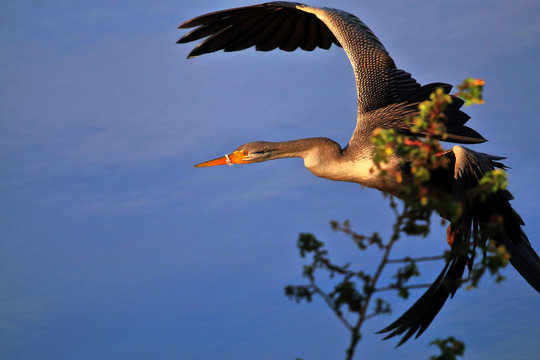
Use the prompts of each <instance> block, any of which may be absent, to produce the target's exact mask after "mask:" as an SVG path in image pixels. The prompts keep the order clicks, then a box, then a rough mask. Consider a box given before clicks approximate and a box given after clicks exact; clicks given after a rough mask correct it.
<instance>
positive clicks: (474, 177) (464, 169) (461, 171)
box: [379, 146, 540, 346]
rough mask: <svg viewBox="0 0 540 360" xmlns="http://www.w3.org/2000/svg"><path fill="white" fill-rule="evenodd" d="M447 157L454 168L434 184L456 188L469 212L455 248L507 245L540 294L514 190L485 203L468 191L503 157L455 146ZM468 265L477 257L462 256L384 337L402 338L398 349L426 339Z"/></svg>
mask: <svg viewBox="0 0 540 360" xmlns="http://www.w3.org/2000/svg"><path fill="white" fill-rule="evenodd" d="M445 156H447V157H448V158H449V159H450V161H451V163H452V164H453V165H454V166H453V167H450V168H449V170H445V169H438V170H437V171H438V172H440V173H435V174H433V175H434V176H433V177H434V179H433V180H434V181H442V182H444V183H446V184H445V186H448V187H449V190H451V193H452V199H453V200H454V201H461V202H464V203H463V207H462V208H463V213H462V214H461V216H460V217H459V219H457V220H456V221H454V222H452V223H451V229H452V233H453V235H454V241H453V248H458V247H460V246H468V244H469V243H470V242H471V241H472V239H473V238H477V237H479V238H480V239H481V241H482V242H486V241H487V240H488V238H492V239H493V240H494V241H495V243H496V244H497V245H500V244H502V245H504V246H505V247H506V249H507V251H508V252H509V253H510V263H511V264H512V266H513V267H514V268H515V269H516V270H517V271H518V272H519V273H520V274H521V275H522V276H523V278H525V280H527V282H528V283H529V284H530V285H531V286H532V287H534V288H535V289H536V290H537V291H540V258H539V257H538V255H537V254H536V252H535V251H534V249H533V248H532V247H531V244H530V242H529V240H528V239H527V236H526V235H525V233H524V232H523V230H522V229H521V226H522V225H524V223H523V220H522V219H521V217H520V216H519V215H518V214H517V213H516V211H515V210H514V209H513V208H512V206H511V205H510V200H512V199H513V196H512V194H511V193H510V192H509V191H508V190H499V191H497V192H496V193H493V194H491V195H489V196H488V197H487V198H486V200H485V201H483V202H482V201H479V200H478V199H476V198H475V197H472V198H471V197H469V196H468V191H469V190H470V189H473V188H475V187H476V186H477V185H478V182H479V181H480V179H481V178H482V177H483V176H484V175H485V174H486V173H488V172H489V171H491V170H493V169H495V168H504V165H503V164H501V163H500V162H499V160H501V159H502V158H500V157H496V156H492V155H487V154H483V153H478V152H476V151H473V150H470V149H467V148H464V147H461V146H454V147H453V149H452V150H451V151H448V152H447V153H446V154H445ZM449 171H453V176H452V173H448V172H449ZM464 199H468V200H464ZM498 216H501V217H502V219H503V230H502V231H500V232H497V233H495V234H493V233H491V232H490V231H489V229H487V228H486V227H487V224H488V223H489V222H490V221H491V219H492V218H494V217H498ZM468 261H470V262H472V261H473V259H469V260H468V259H467V258H466V257H464V256H460V255H459V252H456V253H455V254H454V255H453V256H452V258H451V259H449V260H448V262H447V263H446V266H445V267H444V268H443V270H442V271H441V273H440V274H439V276H438V277H437V279H436V280H435V281H434V282H433V284H432V285H431V286H430V287H429V289H428V290H427V291H426V292H425V293H424V294H423V295H422V296H421V297H420V298H419V299H418V300H417V301H416V302H415V303H414V305H413V306H411V307H410V308H409V310H407V311H406V312H405V313H404V314H403V315H401V316H400V317H399V318H398V319H397V320H396V321H394V322H393V323H392V324H390V325H389V326H387V327H386V328H384V329H383V330H381V331H380V332H379V333H389V334H387V336H386V337H385V339H388V338H391V337H394V336H402V338H401V340H400V342H399V344H398V346H399V345H401V344H403V343H404V342H405V341H407V340H408V339H409V338H410V337H411V336H413V335H415V334H416V337H418V336H420V335H421V334H422V333H423V332H424V331H425V330H426V329H427V327H428V326H429V325H430V324H431V322H432V321H433V319H434V318H435V316H436V315H437V313H438V312H439V311H440V310H441V308H442V307H443V305H444V303H445V302H446V300H447V299H448V298H449V297H453V296H454V294H455V293H456V291H457V289H458V288H459V287H460V285H461V279H462V276H463V273H464V271H465V267H466V266H467V262H468ZM470 265H472V263H471V264H470Z"/></svg>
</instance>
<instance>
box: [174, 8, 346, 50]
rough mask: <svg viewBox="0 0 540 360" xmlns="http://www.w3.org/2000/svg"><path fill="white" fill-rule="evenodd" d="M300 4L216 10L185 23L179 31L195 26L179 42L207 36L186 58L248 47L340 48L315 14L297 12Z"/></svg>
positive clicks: (266, 48)
mask: <svg viewBox="0 0 540 360" xmlns="http://www.w3.org/2000/svg"><path fill="white" fill-rule="evenodd" d="M298 5H300V4H297V3H289V2H273V3H266V4H260V5H254V6H245V7H240V8H236V9H229V10H222V11H216V12H213V13H210V14H206V15H201V16H198V17H196V18H193V19H191V20H188V21H186V22H185V23H183V24H182V25H180V26H179V28H181V29H185V28H191V27H197V29H195V30H193V31H191V32H189V33H188V34H186V35H184V36H183V37H182V38H181V39H180V40H178V43H187V42H190V41H194V40H198V39H202V38H204V37H208V38H207V39H206V40H204V41H203V42H202V43H201V44H199V45H198V46H197V47H196V48H195V49H194V50H193V51H192V52H191V53H190V54H189V56H188V57H195V56H198V55H202V54H207V53H211V52H214V51H219V50H226V51H237V50H243V49H246V48H248V47H251V46H255V47H256V49H257V50H260V51H269V50H273V49H275V48H278V47H279V48H280V49H282V50H286V51H293V50H295V49H297V48H299V47H300V48H302V49H304V50H313V49H315V47H321V48H323V49H328V48H329V47H330V46H331V44H332V43H334V44H336V45H338V46H340V44H339V42H338V41H337V39H336V37H335V36H334V35H333V34H332V32H331V31H330V30H329V29H328V27H327V26H326V25H325V24H324V23H323V22H321V21H320V20H319V19H318V18H317V16H316V15H314V14H311V13H308V12H304V11H302V10H298V9H297V8H296V6H298Z"/></svg>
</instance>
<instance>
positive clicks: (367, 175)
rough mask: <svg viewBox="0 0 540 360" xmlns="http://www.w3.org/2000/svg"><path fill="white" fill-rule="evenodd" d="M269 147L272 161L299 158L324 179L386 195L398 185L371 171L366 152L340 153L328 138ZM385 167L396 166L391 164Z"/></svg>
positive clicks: (301, 140)
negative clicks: (372, 189)
mask: <svg viewBox="0 0 540 360" xmlns="http://www.w3.org/2000/svg"><path fill="white" fill-rule="evenodd" d="M271 144H272V147H273V148H274V149H275V150H274V152H273V154H272V157H271V158H272V159H280V158H288V157H299V158H302V159H304V165H305V166H306V168H308V169H309V171H311V172H312V173H313V174H314V175H317V176H319V177H322V178H325V179H330V180H336V181H350V182H355V183H360V184H362V185H365V186H368V187H373V188H378V189H379V190H382V191H388V192H392V189H393V185H397V184H393V182H395V180H393V179H391V178H389V179H388V181H386V180H385V181H383V180H384V179H381V177H380V174H379V171H374V170H375V167H374V164H373V161H372V154H371V151H368V150H369V149H364V150H365V151H362V152H358V151H349V150H351V149H349V148H346V149H343V150H342V149H341V146H340V145H339V144H338V143H336V142H335V141H333V140H330V139H328V138H308V139H299V140H292V141H284V142H279V143H271ZM353 150H354V149H353ZM268 160H270V159H268ZM388 166H395V164H393V162H392V164H390V163H389V164H388Z"/></svg>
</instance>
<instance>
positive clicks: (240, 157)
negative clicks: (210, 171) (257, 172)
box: [193, 151, 250, 167]
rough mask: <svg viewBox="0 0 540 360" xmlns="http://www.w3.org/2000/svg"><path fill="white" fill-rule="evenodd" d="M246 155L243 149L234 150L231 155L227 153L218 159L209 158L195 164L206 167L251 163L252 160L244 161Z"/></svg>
mask: <svg viewBox="0 0 540 360" xmlns="http://www.w3.org/2000/svg"><path fill="white" fill-rule="evenodd" d="M245 157H246V155H245V154H244V153H243V152H242V151H234V152H233V153H232V154H230V155H225V156H222V157H219V158H217V159H213V160H209V161H205V162H202V163H200V164H197V165H193V166H195V167H205V166H216V165H229V166H232V165H234V164H249V163H250V161H244V158H245Z"/></svg>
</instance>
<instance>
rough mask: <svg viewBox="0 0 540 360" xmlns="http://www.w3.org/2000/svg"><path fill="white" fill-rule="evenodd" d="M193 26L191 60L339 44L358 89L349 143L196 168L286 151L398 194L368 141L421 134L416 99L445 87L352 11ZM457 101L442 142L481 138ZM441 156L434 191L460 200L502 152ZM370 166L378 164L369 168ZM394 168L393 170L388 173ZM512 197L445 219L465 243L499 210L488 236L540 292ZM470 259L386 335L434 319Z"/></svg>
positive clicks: (538, 265)
mask: <svg viewBox="0 0 540 360" xmlns="http://www.w3.org/2000/svg"><path fill="white" fill-rule="evenodd" d="M190 27H196V29H195V30H193V31H191V32H190V33H188V34H186V35H184V36H183V37H182V38H181V39H180V40H179V41H178V42H179V43H185V42H189V41H193V40H198V39H202V38H205V37H208V38H207V39H205V40H204V41H203V42H202V43H201V44H199V45H198V46H197V47H196V48H195V49H194V50H193V51H192V52H191V53H190V55H189V57H195V56H198V55H201V54H205V53H210V52H214V51H218V50H224V51H237V50H243V49H246V48H249V47H252V46H255V48H256V49H257V50H261V51H268V50H272V49H275V48H280V49H282V50H285V51H293V50H295V49H297V48H301V49H304V50H308V51H311V50H313V49H315V48H316V47H320V48H323V49H328V48H329V47H330V46H331V45H332V44H335V45H337V46H341V47H342V48H343V49H344V51H345V52H346V54H347V56H348V57H349V60H350V62H351V64H352V67H353V70H354V74H355V78H356V85H357V86H356V87H357V95H358V115H357V124H356V129H355V130H354V133H353V135H352V137H351V139H350V141H349V144H348V145H347V146H346V147H345V148H343V149H342V148H341V146H340V145H339V144H337V143H336V142H335V141H333V140H330V139H328V138H309V139H299V140H293V141H285V142H264V141H257V142H252V143H248V144H245V145H241V146H239V147H238V148H237V149H236V150H235V151H234V152H233V153H231V154H229V155H226V156H224V157H222V158H218V159H215V160H211V161H207V162H205V163H202V164H199V165H197V166H213V165H224V164H246V163H254V162H261V161H267V160H273V159H279V158H286V157H299V158H302V159H303V160H304V164H305V166H306V168H308V169H309V170H310V171H311V172H312V173H313V174H315V175H317V176H320V177H323V178H327V179H331V180H337V181H349V182H355V183H359V184H362V185H365V186H369V187H372V188H376V189H378V190H381V191H383V192H386V193H390V194H394V195H399V194H400V189H401V188H402V187H403V183H402V182H400V181H397V180H396V177H395V176H391V175H386V176H381V173H380V170H381V169H377V168H376V167H375V166H374V163H373V152H374V145H373V143H372V141H371V137H372V135H373V131H374V130H375V129H377V128H387V129H393V130H395V131H396V132H398V133H400V134H403V135H407V136H411V137H422V136H425V135H426V133H425V131H422V130H418V129H415V128H412V127H411V125H410V123H408V122H407V121H406V119H408V118H411V117H412V116H415V115H417V114H418V112H419V110H418V105H419V103H420V102H422V101H425V100H427V99H428V98H429V96H430V94H431V92H432V91H434V90H435V89H437V88H442V89H443V91H444V93H446V94H448V93H449V92H450V90H451V86H450V85H447V84H444V83H432V84H427V85H424V86H421V85H420V84H419V83H417V82H416V80H415V79H414V78H412V77H411V75H410V74H409V73H407V72H405V71H403V70H400V69H398V68H397V67H396V65H395V63H394V61H393V60H392V58H391V57H390V56H389V54H388V52H387V51H386V49H385V47H384V46H383V44H382V43H381V41H380V40H379V39H378V38H377V37H376V36H375V35H374V34H373V33H372V32H371V30H370V29H369V28H368V27H367V26H366V25H365V24H364V23H363V22H362V21H361V20H359V19H358V18H357V17H356V16H354V15H352V14H350V13H347V12H345V11H341V10H336V9H329V8H316V7H311V6H307V5H303V4H298V3H291V2H273V3H266V4H261V5H254V6H247V7H242V8H236V9H230V10H223V11H218V12H215V13H210V14H206V15H202V16H199V17H196V18H193V19H191V20H189V21H187V22H185V23H184V24H182V25H180V28H190ZM462 105H463V101H462V100H461V99H459V98H457V97H454V96H452V102H451V104H449V105H448V106H447V107H446V109H445V110H444V117H443V122H444V125H445V127H446V130H447V137H446V138H445V139H441V140H446V141H451V142H457V143H465V144H467V143H480V142H483V141H485V139H484V138H483V137H482V136H481V135H480V134H478V133H477V132H476V131H474V130H472V129H470V128H468V127H466V126H465V125H464V124H465V123H466V122H467V121H468V119H469V116H468V115H466V114H465V113H464V112H462V111H461V110H460V108H461V106H462ZM441 156H444V157H445V158H446V159H447V160H448V163H449V165H448V166H447V167H446V168H444V169H438V170H437V171H436V173H435V172H434V174H433V175H434V176H433V181H432V183H431V184H429V186H430V188H431V189H432V190H433V191H434V192H435V191H436V192H437V196H440V197H442V198H447V199H452V200H454V201H463V199H464V197H465V192H466V191H467V190H468V189H470V188H472V187H474V186H476V185H477V184H478V182H479V180H480V179H481V178H482V177H483V176H484V175H485V174H486V173H488V172H489V171H491V170H493V169H494V168H496V167H499V168H501V167H503V165H502V164H500V163H499V162H498V160H500V159H501V158H499V157H495V156H491V155H486V154H482V153H479V152H475V151H473V150H470V149H467V148H465V147H463V146H459V145H456V146H454V147H453V148H452V150H449V151H446V152H444V153H443V154H441ZM399 166H400V159H399V158H398V157H397V156H396V155H391V156H389V158H388V163H386V164H385V165H384V167H383V169H385V170H392V169H397V168H398V167H399ZM374 169H375V171H374ZM388 173H390V172H388ZM511 199H512V195H511V194H510V193H509V192H508V191H507V190H499V191H498V192H497V193H495V194H493V195H492V196H490V197H489V198H488V200H487V201H486V202H484V203H481V204H480V203H474V204H468V206H467V208H466V210H465V211H464V213H463V214H462V215H461V216H460V218H459V219H457V220H455V219H454V222H453V223H452V224H451V226H452V229H453V231H454V232H455V234H454V235H453V236H455V238H456V239H457V240H456V241H458V242H463V243H466V242H469V241H470V237H471V233H472V232H473V231H475V230H474V229H476V228H479V229H480V231H481V232H482V231H483V224H484V223H486V222H488V221H489V219H490V218H491V217H492V216H494V215H502V216H503V217H504V232H503V233H502V234H500V235H498V236H497V237H496V238H495V239H494V240H495V241H496V242H497V243H500V244H503V245H505V246H506V248H507V250H508V251H509V253H510V255H511V258H510V261H511V263H512V265H513V266H514V267H515V268H516V269H517V270H518V271H519V272H520V274H521V275H522V276H523V277H524V278H525V279H526V280H527V281H528V282H529V283H530V284H531V285H532V286H533V287H534V288H535V289H536V290H537V291H540V259H539V257H538V255H537V254H536V253H535V251H534V250H533V249H532V247H531V245H530V243H529V241H528V240H527V237H526V236H525V234H524V233H523V231H522V230H521V225H523V222H522V220H521V218H520V217H519V215H518V214H517V213H516V212H515V211H514V210H513V209H512V207H511V206H510V203H509V200H511ZM465 266H466V259H464V258H463V257H454V258H453V259H450V260H449V261H448V263H447V264H446V266H445V268H444V269H443V271H442V272H441V274H440V275H439V277H438V278H437V279H436V280H435V282H434V283H433V285H432V286H431V287H430V288H429V289H428V291H426V293H425V294H424V295H423V296H422V297H421V298H420V299H419V300H418V301H417V302H416V303H415V304H414V305H413V307H411V309H410V310H408V311H407V312H406V313H405V314H404V315H403V316H402V317H401V318H399V319H398V320H396V321H395V322H394V323H393V324H392V325H390V326H389V327H388V328H386V329H385V331H391V333H390V335H389V336H388V337H390V336H395V335H401V334H403V338H402V342H403V341H406V340H407V339H408V338H409V337H410V336H412V335H413V334H415V333H417V336H419V335H420V334H421V333H422V332H423V331H424V330H425V329H426V328H427V326H428V325H429V324H430V323H431V321H432V320H433V318H434V317H435V315H436V314H437V313H438V311H439V310H440V309H441V307H442V306H443V304H444V302H445V301H446V300H447V298H448V297H449V296H452V295H453V294H454V293H455V291H456V290H457V287H459V286H446V285H445V284H443V283H444V281H445V280H456V279H459V278H461V276H462V274H463V272H464V270H465Z"/></svg>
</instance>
